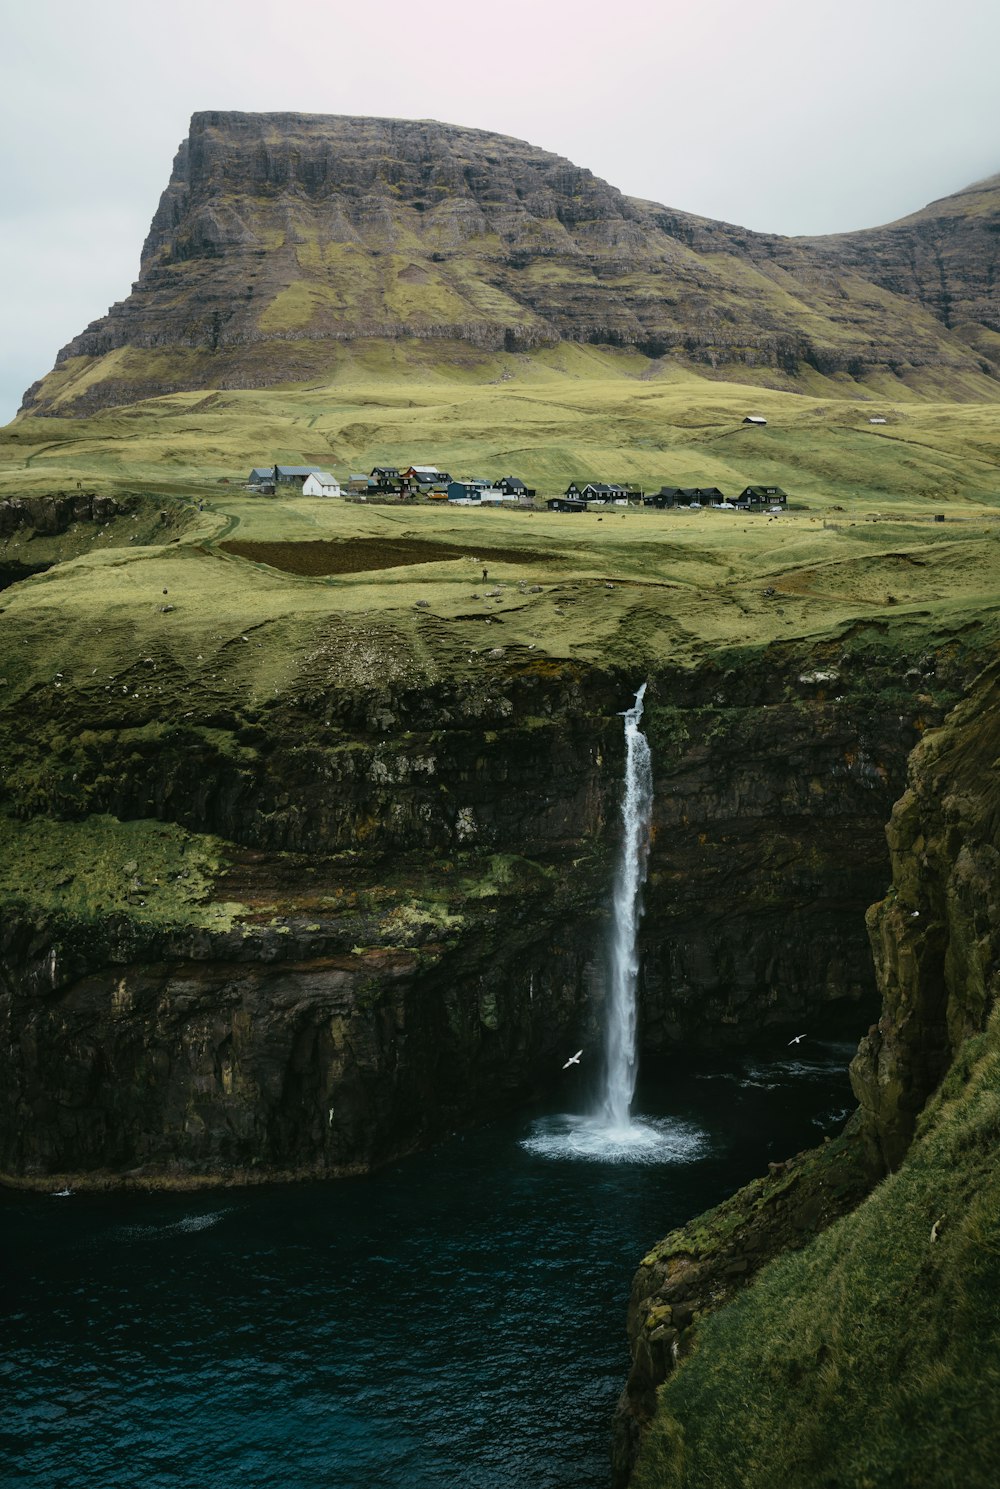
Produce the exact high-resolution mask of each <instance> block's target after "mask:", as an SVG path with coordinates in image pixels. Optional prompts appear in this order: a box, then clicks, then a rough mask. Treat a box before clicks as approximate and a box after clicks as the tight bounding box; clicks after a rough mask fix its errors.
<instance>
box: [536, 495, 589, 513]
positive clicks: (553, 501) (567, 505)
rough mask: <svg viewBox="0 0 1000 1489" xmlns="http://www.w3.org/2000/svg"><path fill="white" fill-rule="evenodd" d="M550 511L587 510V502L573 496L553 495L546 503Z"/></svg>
mask: <svg viewBox="0 0 1000 1489" xmlns="http://www.w3.org/2000/svg"><path fill="white" fill-rule="evenodd" d="M545 505H546V506H547V507H548V509H549V511H550V512H586V511H587V503H586V502H585V501H580V500H579V498H577V497H572V496H553V497H551V498H550V500H549V501H547V502H546V503H545Z"/></svg>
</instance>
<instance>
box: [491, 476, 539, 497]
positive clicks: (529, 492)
mask: <svg viewBox="0 0 1000 1489" xmlns="http://www.w3.org/2000/svg"><path fill="white" fill-rule="evenodd" d="M493 484H494V486H495V487H496V488H497V490H498V491H502V492H503V494H504V496H516V497H518V498H520V497H522V496H523V497H529V496H535V495H536V494H537V493H536V491H535V489H534V487H531V486H526V485H525V484H524V482H523V481H521V480H519V479H518V478H517V476H501V477H500V479H499V481H494V482H493Z"/></svg>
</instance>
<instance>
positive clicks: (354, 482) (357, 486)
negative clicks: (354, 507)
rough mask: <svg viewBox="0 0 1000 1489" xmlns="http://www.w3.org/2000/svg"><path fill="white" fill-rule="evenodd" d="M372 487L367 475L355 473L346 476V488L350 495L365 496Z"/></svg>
mask: <svg viewBox="0 0 1000 1489" xmlns="http://www.w3.org/2000/svg"><path fill="white" fill-rule="evenodd" d="M371 489H372V483H371V479H370V477H368V476H364V475H359V474H357V473H355V474H354V475H353V476H348V478H347V490H348V494H349V495H350V496H365V495H366V494H367V493H368V492H369V491H370V490H371Z"/></svg>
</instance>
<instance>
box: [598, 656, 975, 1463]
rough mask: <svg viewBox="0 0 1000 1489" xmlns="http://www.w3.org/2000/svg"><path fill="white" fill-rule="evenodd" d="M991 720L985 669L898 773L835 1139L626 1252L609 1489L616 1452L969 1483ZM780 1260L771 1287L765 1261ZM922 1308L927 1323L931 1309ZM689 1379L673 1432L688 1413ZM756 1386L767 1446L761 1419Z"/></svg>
mask: <svg viewBox="0 0 1000 1489" xmlns="http://www.w3.org/2000/svg"><path fill="white" fill-rule="evenodd" d="M998 722H1000V683H998V672H997V668H996V665H995V664H993V665H991V666H990V667H989V668H988V669H987V670H986V672H984V673H983V674H982V676H981V677H980V678H979V680H978V682H977V683H976V685H975V687H974V690H973V692H972V696H971V697H970V698H969V699H968V700H967V701H965V702H964V703H962V704H960V705H959V706H958V707H957V708H956V709H955V710H954V711H953V713H952V714H951V715H950V716H949V718H948V720H947V722H946V724H945V725H944V726H943V727H942V728H940V729H937V730H934V731H932V732H930V733H929V734H928V735H927V737H926V739H925V740H924V741H923V742H922V743H921V745H920V746H918V748H917V749H916V751H915V752H914V754H913V756H912V758H911V763H910V768H909V774H908V784H907V788H906V791H905V792H904V794H903V796H902V797H901V799H900V801H899V802H898V804H897V806H896V808H895V810H894V811H893V814H892V819H891V822H890V825H889V828H888V839H889V845H890V849H891V853H892V866H893V876H892V885H891V888H890V890H889V892H888V894H887V895H886V896H884V898H882V899H881V900H880V902H879V903H878V904H877V905H875V907H874V908H873V909H872V911H871V913H870V916H869V930H870V935H871V942H872V947H873V950H874V953H875V964H876V968H877V972H878V980H879V987H880V991H881V994H882V1000H883V1003H882V1014H881V1017H880V1019H879V1020H878V1023H877V1025H874V1026H873V1027H872V1029H871V1031H870V1033H869V1034H868V1035H867V1037H866V1038H865V1039H863V1040H862V1043H861V1047H860V1050H859V1053H858V1056H857V1058H856V1059H855V1061H854V1063H853V1065H852V1068H851V1075H852V1082H853V1085H854V1089H855V1092H856V1094H857V1096H858V1099H859V1102H860V1107H859V1110H858V1112H857V1114H856V1115H855V1117H854V1118H853V1119H852V1120H851V1122H850V1123H849V1124H848V1127H847V1129H846V1132H845V1134H844V1136H843V1137H842V1138H840V1139H838V1140H837V1141H836V1142H834V1143H832V1144H830V1145H828V1146H827V1147H825V1148H823V1149H820V1150H818V1151H816V1152H813V1153H805V1154H799V1155H797V1157H796V1158H793V1159H791V1160H789V1162H788V1163H787V1164H782V1165H772V1170H773V1171H772V1173H771V1174H770V1175H769V1176H768V1178H767V1179H762V1180H759V1181H757V1182H756V1183H754V1184H752V1185H750V1186H748V1187H747V1188H746V1189H744V1190H742V1191H741V1192H740V1193H739V1194H737V1195H735V1196H734V1197H733V1198H732V1199H731V1200H729V1201H727V1202H726V1203H725V1204H724V1205H722V1206H720V1207H719V1208H718V1209H717V1210H716V1211H713V1212H711V1213H710V1214H708V1215H706V1216H703V1217H700V1218H699V1219H698V1220H696V1221H694V1222H692V1223H691V1224H690V1225H688V1226H685V1227H684V1228H682V1229H681V1230H678V1231H675V1232H673V1233H672V1234H671V1235H669V1236H668V1237H667V1238H666V1239H665V1240H664V1241H663V1242H661V1243H660V1244H659V1245H658V1246H657V1247H655V1248H653V1250H652V1251H651V1252H650V1253H649V1254H648V1256H647V1257H646V1258H645V1259H644V1260H643V1263H642V1266H641V1267H640V1269H639V1271H638V1273H637V1274H636V1278H635V1281H634V1284H633V1289H632V1298H631V1303H630V1309H629V1330H630V1336H631V1339H632V1349H633V1367H632V1371H631V1374H630V1377H629V1382H628V1386H627V1389H626V1392H625V1394H624V1396H623V1398H622V1403H621V1406H620V1411H619V1416H618V1420H617V1426H616V1446H615V1480H616V1483H618V1484H625V1483H627V1482H629V1480H630V1477H631V1475H632V1468H633V1465H634V1463H635V1459H636V1455H637V1454H638V1459H639V1463H638V1472H637V1474H636V1476H635V1482H637V1483H639V1484H641V1485H643V1486H647V1485H654V1484H655V1485H658V1486H678V1489H679V1486H683V1485H686V1484H689V1483H695V1482H699V1483H700V1482H706V1481H707V1479H706V1478H705V1475H708V1477H709V1478H712V1476H713V1475H715V1476H716V1478H715V1481H716V1482H720V1481H723V1480H724V1479H725V1475H726V1474H727V1473H731V1472H733V1471H734V1469H733V1465H732V1462H731V1461H730V1459H731V1458H733V1456H734V1455H735V1457H737V1458H738V1459H739V1462H740V1464H741V1473H742V1475H743V1481H744V1482H746V1483H747V1484H748V1485H754V1486H756V1485H758V1484H759V1485H761V1486H763V1485H765V1484H769V1483H773V1482H778V1481H780V1482H787V1483H790V1484H794V1485H798V1484H813V1483H816V1482H818V1477H817V1476H818V1475H819V1474H820V1473H821V1472H823V1471H826V1472H828V1473H832V1474H833V1475H834V1478H833V1479H831V1482H833V1481H836V1482H851V1481H861V1477H860V1476H861V1475H862V1474H863V1473H864V1474H867V1477H868V1481H869V1482H873V1483H875V1482H877V1483H883V1482H884V1483H890V1482H892V1483H896V1482H901V1481H903V1480H902V1479H901V1478H900V1474H903V1473H905V1471H906V1470H905V1468H904V1467H903V1466H902V1464H903V1463H904V1462H905V1461H908V1460H910V1459H912V1458H913V1457H914V1454H916V1455H917V1457H918V1459H919V1461H920V1462H921V1464H922V1465H924V1467H923V1468H922V1472H927V1473H929V1474H930V1477H931V1479H932V1480H933V1481H934V1482H939V1481H940V1482H943V1481H944V1480H943V1479H939V1478H937V1477H935V1475H936V1474H938V1473H940V1472H944V1471H945V1470H944V1468H943V1467H935V1466H933V1465H937V1464H939V1463H940V1464H944V1463H946V1464H947V1466H948V1468H947V1471H948V1472H949V1473H950V1474H952V1475H954V1476H955V1477H956V1481H957V1477H958V1474H959V1470H958V1469H957V1468H956V1465H958V1464H961V1470H960V1473H961V1476H962V1477H963V1478H964V1479H965V1481H967V1482H970V1483H976V1484H978V1483H980V1482H983V1483H985V1482H988V1479H987V1478H985V1477H983V1472H982V1470H983V1469H984V1466H985V1465H986V1464H987V1462H988V1460H989V1453H988V1451H987V1452H985V1453H984V1452H983V1449H982V1447H981V1443H982V1441H983V1440H984V1433H983V1431H982V1430H980V1431H979V1432H978V1433H977V1432H975V1431H974V1430H973V1428H972V1426H971V1418H970V1420H969V1423H966V1424H965V1425H963V1423H965V1419H966V1417H968V1415H969V1413H970V1412H971V1414H972V1416H981V1417H983V1420H984V1422H986V1423H987V1424H988V1423H991V1422H992V1423H995V1420H996V1410H995V1393H993V1394H992V1395H991V1393H990V1386H989V1385H988V1384H987V1382H988V1381H989V1380H990V1372H991V1370H995V1363H993V1355H992V1354H991V1347H990V1345H989V1344H988V1342H987V1341H986V1340H985V1339H984V1338H982V1337H980V1335H981V1331H980V1330H978V1329H977V1327H976V1324H975V1317H974V1315H975V1312H976V1309H975V1308H973V1307H972V1305H971V1303H970V1299H971V1298H972V1296H973V1294H974V1293H975V1291H976V1289H977V1288H983V1287H987V1288H988V1287H989V1286H991V1285H992V1286H994V1287H995V1279H994V1281H993V1283H992V1284H991V1283H990V1282H989V1279H988V1276H987V1273H988V1272H989V1265H990V1263H989V1256H990V1253H989V1251H988V1250H984V1240H985V1237H986V1234H987V1232H988V1231H989V1230H990V1228H991V1227H992V1226H994V1225H995V1216H996V1203H997V1196H996V1182H995V1159H994V1158H993V1157H991V1156H990V1155H991V1153H995V1140H996V1102H995V1072H996V1030H995V1029H992V1032H991V1027H992V1026H991V1022H990V1021H991V1014H992V1013H993V1011H994V1010H995V1007H996V999H997V992H998V978H997V967H998V965H1000V909H998V904H997V867H998V862H1000V859H998V844H1000V800H998V793H997V785H996V776H995V771H994V769H993V756H994V754H995V747H996V738H997V728H998ZM993 1023H995V1018H994V1020H993ZM886 1175H891V1180H890V1182H886V1183H880V1181H882V1180H884V1179H885V1178H886ZM873 1185H878V1186H879V1187H877V1188H876V1189H875V1191H874V1192H873V1193H871V1195H870V1198H868V1199H865V1196H866V1195H868V1194H869V1191H871V1189H872V1186H873ZM986 1216H989V1217H991V1218H989V1219H986V1218H984V1217H986ZM945 1226H947V1227H948V1228H949V1239H948V1243H947V1245H941V1244H940V1238H941V1236H942V1235H943V1233H944V1232H943V1227H945ZM817 1237H818V1238H819V1239H814V1238H817ZM800 1250H801V1253H802V1254H801V1261H800V1262H799V1261H798V1260H797V1261H796V1262H795V1264H794V1265H793V1264H792V1263H791V1262H782V1263H781V1266H782V1269H783V1270H782V1271H781V1272H780V1274H779V1272H778V1271H777V1270H775V1269H770V1268H768V1266H767V1264H768V1263H770V1262H772V1261H774V1260H775V1258H780V1257H782V1256H783V1255H787V1254H788V1253H790V1252H791V1253H796V1254H797V1253H798V1252H799V1251H800ZM984 1266H985V1267H986V1271H985V1272H984ZM994 1270H995V1268H994ZM758 1274H759V1276H760V1282H759V1283H758V1286H757V1287H755V1288H754V1289H752V1290H750V1291H745V1284H746V1282H747V1281H748V1280H749V1279H750V1278H751V1277H754V1276H756V1275H758ZM861 1288H863V1294H862V1295H861V1296H859V1298H858V1299H857V1302H858V1304H859V1308H858V1310H857V1311H858V1313H859V1316H863V1318H864V1321H863V1322H861V1321H860V1317H859V1321H858V1323H857V1324H856V1326H855V1327H856V1329H857V1336H856V1337H855V1336H853V1335H852V1333H851V1328H852V1325H851V1322H850V1316H853V1313H854V1311H855V1310H854V1308H853V1301H852V1291H851V1290H856V1289H861ZM845 1289H846V1291H845ZM943 1298H948V1299H949V1304H948V1307H949V1308H950V1310H951V1315H952V1316H951V1317H949V1318H948V1321H947V1325H945V1324H943V1323H942V1322H941V1321H940V1320H939V1319H938V1318H936V1317H935V1315H936V1314H940V1310H941V1308H942V1306H943V1305H942V1299H943ZM902 1299H905V1304H904V1303H903V1302H902V1301H901V1300H902ZM723 1305H730V1306H729V1307H725V1308H724V1307H723ZM720 1310H721V1311H720ZM807 1317H809V1318H811V1322H810V1323H809V1324H808V1325H807V1324H806V1323H805V1319H806V1318H807ZM708 1319H710V1320H711V1324H710V1325H709V1324H706V1323H705V1322H704V1321H705V1320H708ZM956 1329H958V1331H959V1332H957V1333H956ZM963 1331H964V1333H963ZM994 1344H995V1340H994ZM696 1345H697V1346H698V1347H697V1348H694V1346H696ZM817 1349H818V1354H817ZM692 1350H694V1352H693V1353H692ZM929 1351H937V1354H936V1355H935V1360H936V1369H935V1372H933V1373H932V1375H931V1376H928V1373H927V1369H926V1362H927V1358H928V1352H929ZM720 1352H721V1353H720ZM744 1357H746V1358H744ZM911 1361H913V1362H914V1365H915V1368H914V1369H912V1370H911V1367H910V1364H909V1363H908V1362H911ZM678 1366H680V1369H679V1370H678ZM747 1370H749V1371H750V1372H752V1374H753V1378H754V1382H755V1387H756V1389H757V1390H759V1392H760V1396H759V1399H758V1401H757V1405H758V1407H759V1408H760V1410H759V1412H758V1414H757V1416H754V1414H753V1411H752V1410H751V1408H750V1407H749V1404H748V1400H747V1396H746V1391H747V1385H746V1381H747V1378H748V1377H747V1375H746V1371H747ZM963 1372H964V1375H966V1376H968V1377H969V1379H968V1381H967V1382H966V1384H965V1385H962V1384H961V1383H960V1377H961V1376H962V1374H963ZM910 1375H913V1376H914V1381H913V1383H912V1384H909V1383H908V1377H909V1376H910ZM779 1376H780V1384H779V1383H778V1377H779ZM709 1379H710V1381H711V1385H710V1388H709V1392H708V1395H707V1396H706V1395H704V1394H702V1395H701V1396H700V1398H699V1399H700V1400H701V1403H702V1406H701V1411H700V1414H699V1415H698V1417H697V1420H695V1418H694V1416H692V1414H691V1408H690V1402H691V1400H692V1399H694V1397H697V1396H698V1393H699V1391H703V1388H704V1382H705V1381H706V1380H709ZM993 1379H994V1380H995V1375H994V1376H993ZM824 1380H827V1381H829V1382H832V1387H831V1390H830V1391H824V1388H823V1382H824ZM900 1381H902V1383H903V1384H902V1386H901V1387H900V1386H899V1384H898V1383H899V1382H900ZM675 1384H676V1390H675V1389H674V1385H675ZM772 1391H776V1392H778V1393H779V1394H780V1402H781V1411H782V1413H783V1419H784V1421H785V1423H786V1424H788V1431H787V1433H785V1434H776V1433H775V1431H774V1424H773V1422H771V1414H770V1403H771V1402H772V1401H773V1400H775V1399H777V1398H776V1397H775V1396H773V1395H772V1394H770V1393H771V1392H772ZM914 1393H916V1394H917V1395H919V1396H920V1397H921V1400H922V1403H923V1407H922V1411H921V1412H920V1414H919V1416H915V1415H914V1413H913V1405H912V1403H913V1400H914V1399H915V1395H914ZM855 1395H857V1396H858V1401H859V1408H860V1409H859V1411H857V1412H855V1410H854V1407H853V1404H852V1400H853V1397H854V1396H855ZM963 1401H964V1402H967V1406H963V1404H962V1403H963ZM945 1403H948V1404H947V1405H946V1404H945ZM760 1423H763V1424H764V1425H763V1428H762V1429H760ZM723 1424H725V1425H723ZM991 1431H992V1427H989V1426H987V1427H986V1429H985V1436H989V1433H990V1432H991ZM925 1439H926V1441H925ZM918 1441H919V1446H918V1445H917V1442H918ZM720 1443H721V1446H719V1444H720ZM970 1444H979V1445H977V1446H974V1447H972V1448H971V1449H970ZM987 1472H988V1470H987ZM720 1475H721V1478H720V1477H718V1476H720ZM838 1475H839V1477H838Z"/></svg>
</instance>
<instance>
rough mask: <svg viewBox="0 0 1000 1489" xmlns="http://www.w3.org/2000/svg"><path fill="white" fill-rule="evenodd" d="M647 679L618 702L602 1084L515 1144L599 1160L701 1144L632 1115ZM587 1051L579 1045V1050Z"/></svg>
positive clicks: (654, 1156)
mask: <svg viewBox="0 0 1000 1489" xmlns="http://www.w3.org/2000/svg"><path fill="white" fill-rule="evenodd" d="M645 693H646V684H645V683H643V685H642V687H641V688H640V689H639V691H638V692H637V693H636V695H635V702H634V703H633V704H632V707H631V708H628V709H626V710H625V712H624V714H623V715H622V717H623V718H624V720H625V779H624V782H623V791H622V808H621V812H622V824H623V827H624V832H623V836H622V844H621V852H620V854H619V859H618V868H617V872H616V875H615V888H614V899H613V906H614V913H613V919H612V925H611V937H610V940H609V943H608V988H607V994H608V996H607V1001H606V1014H605V1025H604V1040H605V1046H604V1070H603V1081H604V1085H603V1091H602V1093H601V1098H600V1102H599V1105H598V1108H597V1110H596V1111H595V1112H593V1113H592V1114H591V1115H589V1116H579V1115H569V1114H566V1115H563V1116H559V1117H545V1118H542V1119H540V1120H539V1121H538V1122H536V1123H535V1124H534V1128H533V1130H532V1134H531V1136H530V1137H528V1138H526V1139H525V1140H524V1142H523V1144H522V1146H523V1147H525V1148H527V1149H528V1151H529V1152H532V1153H537V1154H541V1155H543V1156H544V1157H546V1158H585V1159H591V1160H595V1161H597V1162H601V1163H618V1162H633V1163H689V1162H691V1161H692V1160H694V1159H696V1158H699V1157H701V1156H702V1154H703V1153H704V1152H705V1150H706V1146H707V1139H706V1136H705V1134H704V1133H703V1132H702V1131H700V1129H698V1128H697V1127H695V1126H694V1125H693V1124H692V1123H691V1122H688V1121H685V1120H683V1119H676V1118H662V1117H661V1118H654V1119H645V1120H643V1119H633V1117H632V1098H633V1096H634V1095H635V1083H636V1075H637V1071H638V1061H637V1040H636V1034H637V1027H638V1010H637V996H636V995H637V987H638V978H639V952H638V930H639V920H640V917H641V915H642V887H643V885H644V884H645V882H646V862H647V859H648V857H649V840H650V828H651V824H652V816H653V768H652V758H651V755H650V750H649V741H648V740H647V739H646V736H645V735H644V734H643V732H642V730H641V729H640V727H639V724H640V720H641V719H642V712H643V698H644V696H645ZM585 1053H586V1052H585V1051H584V1050H581V1052H580V1054H581V1056H582V1055H584V1054H585Z"/></svg>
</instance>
